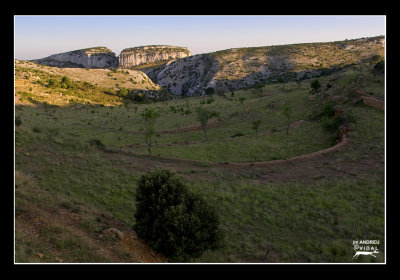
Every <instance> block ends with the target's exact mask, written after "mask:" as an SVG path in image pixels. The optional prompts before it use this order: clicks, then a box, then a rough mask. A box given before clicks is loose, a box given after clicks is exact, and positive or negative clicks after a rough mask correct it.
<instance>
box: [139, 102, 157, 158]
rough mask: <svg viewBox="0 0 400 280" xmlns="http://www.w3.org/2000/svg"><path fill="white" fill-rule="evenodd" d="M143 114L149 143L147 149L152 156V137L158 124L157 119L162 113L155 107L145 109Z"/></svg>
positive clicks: (147, 142)
mask: <svg viewBox="0 0 400 280" xmlns="http://www.w3.org/2000/svg"><path fill="white" fill-rule="evenodd" d="M141 116H142V117H143V118H144V126H145V128H144V133H145V138H146V144H147V151H148V152H149V154H150V156H151V145H152V137H153V135H154V126H155V124H156V120H157V119H158V118H159V117H160V113H158V112H155V111H154V110H153V109H150V110H147V111H144V112H143V113H142V114H141Z"/></svg>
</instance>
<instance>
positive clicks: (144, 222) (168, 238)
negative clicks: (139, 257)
mask: <svg viewBox="0 0 400 280" xmlns="http://www.w3.org/2000/svg"><path fill="white" fill-rule="evenodd" d="M135 219H136V223H135V225H134V230H135V231H136V233H137V235H138V236H139V237H140V238H142V239H144V240H146V241H147V242H148V244H149V246H150V247H151V248H153V249H154V250H156V251H158V252H161V253H163V254H164V256H166V257H167V258H168V260H169V261H188V260H189V259H190V258H195V257H200V256H201V254H202V253H203V252H204V251H206V250H208V249H211V250H212V249H216V248H218V247H219V246H220V245H221V242H222V232H221V231H220V229H219V217H218V215H217V213H216V211H215V209H214V208H211V206H210V205H208V204H207V203H206V201H204V200H203V199H202V198H201V197H200V196H198V195H196V194H194V193H192V192H190V191H189V190H188V187H187V186H186V185H185V184H184V183H183V181H182V179H181V177H179V176H178V175H176V174H175V173H173V172H171V171H169V170H159V171H153V172H149V173H146V174H144V175H142V176H141V177H140V180H139V184H138V189H137V193H136V213H135Z"/></svg>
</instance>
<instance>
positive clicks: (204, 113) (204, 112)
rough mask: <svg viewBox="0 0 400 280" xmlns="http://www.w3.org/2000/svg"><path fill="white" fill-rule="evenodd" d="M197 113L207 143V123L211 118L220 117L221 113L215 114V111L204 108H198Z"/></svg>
mask: <svg viewBox="0 0 400 280" xmlns="http://www.w3.org/2000/svg"><path fill="white" fill-rule="evenodd" d="M196 112H197V119H198V120H199V121H200V124H201V127H202V128H203V131H204V136H205V138H206V141H208V139H207V123H208V121H209V120H210V119H211V118H213V117H218V116H219V113H218V112H215V111H211V110H209V109H207V108H206V107H204V106H202V107H197V109H196Z"/></svg>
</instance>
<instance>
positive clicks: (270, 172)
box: [104, 141, 384, 183]
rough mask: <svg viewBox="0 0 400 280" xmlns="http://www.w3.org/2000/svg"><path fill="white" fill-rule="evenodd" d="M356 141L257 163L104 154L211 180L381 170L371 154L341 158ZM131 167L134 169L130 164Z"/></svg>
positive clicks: (125, 165) (139, 168)
mask: <svg viewBox="0 0 400 280" xmlns="http://www.w3.org/2000/svg"><path fill="white" fill-rule="evenodd" d="M355 145H356V144H355V143H352V142H351V141H349V142H347V143H346V144H345V145H342V146H340V147H339V148H338V149H332V150H330V151H327V152H322V153H320V152H316V153H312V154H313V155H312V156H300V157H297V158H296V159H295V160H276V161H270V162H264V163H263V162H260V163H243V164H241V163H213V162H202V161H196V160H186V159H175V158H166V157H157V156H152V157H150V156H148V155H138V154H134V153H130V152H123V151H121V152H117V153H104V156H106V157H108V158H112V159H118V160H120V161H121V162H122V164H120V165H119V168H121V169H124V170H126V171H129V172H132V173H137V174H142V173H143V172H147V171H150V170H153V169H154V167H155V166H157V167H159V168H167V169H170V170H173V171H175V172H177V173H179V174H181V175H184V176H186V177H189V178H192V179H207V178H208V179H210V180H213V179H215V177H214V176H215V175H213V174H215V173H221V174H225V175H224V176H228V177H232V176H239V177H246V178H251V179H254V180H257V181H261V182H272V183H275V182H277V183H279V182H287V181H297V180H302V181H304V180H305V181H314V180H318V179H323V178H326V179H329V178H338V177H346V178H353V179H354V178H357V177H358V176H362V174H363V173H368V172H372V171H376V170H381V171H382V172H383V166H384V165H383V162H382V161H381V160H379V159H377V157H376V156H375V155H370V156H368V157H367V156H366V155H363V157H359V158H358V159H355V160H343V159H342V157H343V156H344V155H346V153H347V151H349V150H351V149H352V148H353V147H354V146H355ZM132 166H134V168H133V167H132Z"/></svg>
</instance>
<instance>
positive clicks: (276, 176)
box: [15, 68, 385, 263]
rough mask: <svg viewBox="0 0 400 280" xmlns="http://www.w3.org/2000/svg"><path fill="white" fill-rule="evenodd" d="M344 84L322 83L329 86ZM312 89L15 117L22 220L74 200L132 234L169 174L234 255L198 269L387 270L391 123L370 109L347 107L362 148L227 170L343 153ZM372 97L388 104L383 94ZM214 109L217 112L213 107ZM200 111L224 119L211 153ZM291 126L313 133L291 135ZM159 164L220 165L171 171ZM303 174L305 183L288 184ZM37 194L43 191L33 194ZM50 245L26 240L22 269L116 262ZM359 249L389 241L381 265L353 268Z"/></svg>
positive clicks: (37, 110)
mask: <svg viewBox="0 0 400 280" xmlns="http://www.w3.org/2000/svg"><path fill="white" fill-rule="evenodd" d="M357 71H358V72H357ZM360 74H362V75H363V77H364V81H368V79H370V77H371V75H372V74H371V73H370V72H367V71H366V69H364V68H362V69H361V70H354V69H350V70H349V71H347V72H343V73H341V74H340V75H339V76H338V78H339V80H338V85H339V86H351V85H355V84H356V83H357V76H358V75H360ZM332 79H333V76H326V77H321V78H320V79H319V80H320V81H321V83H322V84H323V85H325V84H326V83H328V82H329V81H331V80H332ZM371 80H372V79H371ZM311 81H312V80H304V81H302V83H301V84H296V83H287V84H285V85H282V84H275V85H267V86H265V87H264V88H262V90H259V91H256V90H252V89H249V90H240V91H235V92H234V93H233V94H231V92H227V93H224V94H223V95H214V96H212V97H211V96H206V97H193V98H186V99H177V100H170V101H164V102H156V103H149V104H135V103H130V104H129V105H121V106H92V107H84V106H76V105H71V106H66V107H58V106H50V105H46V106H43V105H41V104H40V103H38V104H36V105H33V106H25V105H24V106H23V105H18V106H16V107H15V115H16V116H18V117H19V118H20V119H21V122H22V123H21V125H20V126H19V127H18V129H16V131H15V149H16V156H15V170H16V172H18V174H23V176H25V177H26V178H29V180H28V181H29V183H28V184H24V182H20V181H18V182H16V184H17V185H18V186H19V187H18V188H16V190H15V195H16V201H15V202H16V209H17V210H16V212H18V211H20V212H24V211H25V212H26V211H27V209H26V207H25V206H24V205H26V203H27V202H28V201H29V202H34V203H36V204H37V205H42V206H43V207H55V206H57V205H58V204H59V203H61V202H58V204H57V202H55V201H64V203H67V204H68V205H69V208H72V209H74V208H76V209H80V207H83V206H87V207H91V208H93V209H97V210H98V211H103V212H106V213H110V214H111V215H112V216H113V217H115V218H116V219H117V220H119V221H121V222H123V223H124V224H125V225H127V226H128V227H132V226H133V225H134V224H135V220H134V213H135V201H134V195H135V193H136V187H137V181H138V178H139V177H140V175H141V174H143V173H145V172H146V171H149V170H153V169H155V168H169V169H173V170H175V171H176V172H177V173H178V174H180V175H181V176H183V177H184V180H185V181H186V182H187V183H188V185H189V186H190V188H191V189H192V190H193V191H194V192H196V193H199V194H200V195H201V196H203V197H204V198H206V200H207V201H208V202H209V203H210V204H212V205H213V206H214V207H216V208H217V210H218V212H219V214H220V217H221V226H222V230H223V232H224V233H225V245H224V247H223V248H221V249H218V250H216V251H207V252H205V253H204V254H203V255H202V256H201V257H200V258H198V259H193V260H192V262H202V263H208V262H210V263H213V262H222V263H225V262H227V263H229V262H234V263H242V262H251V263H254V262H256V263H257V262H262V261H265V262H288V263H290V262H306V263H308V262H316V263H319V262H339V263H340V262H345V263H347V262H384V261H385V260H384V242H385V239H384V238H385V232H384V229H385V227H384V221H385V220H384V209H385V208H384V206H385V205H384V195H385V193H384V144H385V142H384V140H385V139H384V136H385V134H384V112H382V111H379V110H377V109H375V108H371V107H367V106H365V105H363V104H353V103H352V102H347V103H343V104H340V107H341V108H342V109H343V110H345V111H346V112H351V113H352V114H353V115H354V116H355V119H356V121H355V124H354V130H353V131H352V132H351V133H350V134H349V136H350V140H351V144H349V145H348V146H346V147H345V148H344V149H343V150H340V151H337V152H335V153H332V154H328V155H326V156H324V157H321V158H318V159H317V160H315V161H313V162H307V163H304V164H303V163H301V162H300V163H293V164H291V165H290V164H288V165H279V166H272V167H265V168H261V167H260V168H253V167H251V166H250V165H249V167H246V168H243V169H240V168H238V169H232V167H229V165H227V167H226V168H225V167H223V164H222V167H221V165H217V163H226V162H250V163H251V162H255V161H268V160H276V159H286V158H290V157H294V156H298V155H302V154H308V153H312V152H315V151H318V150H322V149H325V148H328V147H330V146H332V145H334V144H335V143H336V142H334V141H333V140H332V135H331V134H329V133H326V132H325V131H324V130H323V127H322V125H321V122H319V121H317V120H312V119H310V118H309V116H310V115H312V114H313V113H315V112H316V111H319V110H321V108H322V104H323V102H325V101H323V99H321V98H315V99H314V100H310V99H309V96H310V93H309V90H310V88H309V85H310V83H311ZM372 84H373V85H372ZM378 84H379V85H380V87H379V85H378ZM364 86H366V87H374V92H376V94H377V95H381V96H384V93H383V90H384V88H383V84H382V83H373V82H372V81H371V82H370V83H366V84H364ZM375 87H376V88H375ZM338 92H339V90H338ZM96 96H100V95H99V92H98V91H96ZM240 97H244V98H245V100H242V101H240ZM208 99H212V100H213V101H210V102H209V104H207V100H208ZM202 103H205V104H202ZM198 106H207V107H208V108H210V109H212V110H215V111H218V112H220V116H219V118H215V119H212V120H210V127H209V128H208V132H207V133H208V141H207V142H205V141H204V135H203V131H202V129H201V128H199V126H200V123H199V121H197V119H196V113H195V109H196V107H198ZM285 106H290V107H291V108H292V112H293V113H292V116H291V118H290V120H287V119H286V117H285V116H284V115H283V113H282V112H283V108H284V107H285ZM181 108H182V109H181ZM149 109H154V110H156V111H158V112H160V114H161V116H160V118H159V119H158V120H157V122H156V127H155V135H154V140H155V141H156V142H155V144H154V146H153V147H152V154H153V155H155V156H153V157H149V156H148V155H147V150H146V147H145V138H144V134H143V129H144V126H143V119H142V117H141V116H140V114H141V113H142V112H144V111H145V110H149ZM186 110H188V111H190V113H189V112H187V113H186V114H185V111H186ZM254 120H261V125H260V132H259V136H258V137H257V136H256V134H255V131H254V130H253V129H252V128H251V122H252V121H254ZM288 121H289V122H290V123H296V122H299V121H302V122H300V124H299V125H298V126H295V127H293V128H290V129H289V134H288V135H287V134H286V130H285V127H286V125H287V123H288ZM185 128H188V131H186V132H185V131H184V129H185ZM93 140H97V142H96V141H93ZM185 142H187V143H185ZM96 143H97V144H96ZM101 144H103V145H104V146H101ZM124 151H126V152H134V153H136V154H137V156H132V155H127V154H126V153H125V152H124ZM157 155H160V156H163V157H172V158H183V159H193V160H201V161H205V162H209V163H184V162H179V161H168V160H165V159H161V158H158V157H157ZM346 164H347V165H346ZM346 166H351V168H352V169H351V170H348V169H347V168H346ZM299 170H300V171H301V172H303V173H302V174H303V175H301V176H300V175H298V176H297V177H296V175H293V176H294V177H288V175H290V174H292V173H293V174H296V172H300V171H299ZM346 172H347V173H346ZM350 173H351V174H350ZM326 174H327V175H326ZM269 177H270V178H271V180H269ZM19 180H20V179H19ZM30 184H32V185H35V188H34V189H35V190H37V191H35V192H31V191H30V190H29V188H28V187H27V186H29V185H30ZM49 198H51V199H49ZM94 221H95V218H93V220H90V219H89V220H87V223H88V228H90V229H91V230H93V231H95V226H89V225H90V224H91V223H95V222H94ZM40 238H41V240H46V242H47V243H45V244H40V243H35V241H27V240H26V239H24V238H23V237H22V235H21V232H19V231H18V232H17V233H16V243H17V244H16V247H17V249H18V250H16V261H20V262H25V261H28V262H29V261H32V260H33V259H34V258H33V257H32V255H33V253H32V252H34V250H24V248H31V247H32V246H36V247H39V246H40V245H42V246H45V247H46V246H54V247H55V248H56V249H57V250H59V251H61V252H64V253H65V254H66V255H67V257H65V256H64V259H68V256H69V257H70V259H71V260H74V261H77V262H80V261H89V262H90V261H93V262H102V261H105V259H104V258H99V257H97V256H96V255H94V254H91V253H90V246H89V245H87V244H85V243H84V242H83V241H80V239H79V238H78V237H76V236H74V234H73V233H71V232H68V231H67V230H65V231H61V230H60V229H59V228H57V227H56V226H54V227H50V228H47V229H45V230H44V231H43V232H42V234H41V236H40ZM359 239H377V240H380V241H381V244H382V245H381V246H380V247H379V249H380V253H379V254H377V258H372V257H368V256H364V257H360V258H359V259H352V257H353V255H354V250H353V247H352V246H353V245H352V241H353V240H359ZM82 242H83V243H82ZM36 247H35V248H36ZM266 252H268V255H267V256H266V257H265V254H266ZM74 254H76V255H74ZM53 259H54V258H53ZM48 260H49V261H51V260H52V258H50V259H48Z"/></svg>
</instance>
